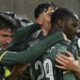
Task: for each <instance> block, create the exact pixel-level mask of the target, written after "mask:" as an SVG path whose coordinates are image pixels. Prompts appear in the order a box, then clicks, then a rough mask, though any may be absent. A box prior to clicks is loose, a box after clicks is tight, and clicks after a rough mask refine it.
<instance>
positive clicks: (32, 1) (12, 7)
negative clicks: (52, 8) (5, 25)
mask: <svg viewBox="0 0 80 80" xmlns="http://www.w3.org/2000/svg"><path fill="white" fill-rule="evenodd" d="M50 1H52V2H54V3H55V4H56V5H58V6H60V7H66V8H69V9H70V10H73V11H74V12H75V13H76V14H78V16H79V18H80V0H0V11H10V12H14V13H16V14H18V15H22V16H24V17H28V18H29V19H31V20H32V21H33V22H34V16H33V13H34V9H35V7H36V6H37V5H38V4H39V3H42V2H50ZM79 24H80V20H79Z"/></svg>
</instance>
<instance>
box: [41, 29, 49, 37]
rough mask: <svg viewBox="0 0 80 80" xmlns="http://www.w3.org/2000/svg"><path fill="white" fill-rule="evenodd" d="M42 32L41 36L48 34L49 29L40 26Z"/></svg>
mask: <svg viewBox="0 0 80 80" xmlns="http://www.w3.org/2000/svg"><path fill="white" fill-rule="evenodd" d="M42 34H43V36H47V35H48V34H49V31H48V30H46V29H44V28H42Z"/></svg>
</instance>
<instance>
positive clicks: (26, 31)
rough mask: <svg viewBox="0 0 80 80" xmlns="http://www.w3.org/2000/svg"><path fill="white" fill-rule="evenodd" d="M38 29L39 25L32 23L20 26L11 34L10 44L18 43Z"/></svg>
mask: <svg viewBox="0 0 80 80" xmlns="http://www.w3.org/2000/svg"><path fill="white" fill-rule="evenodd" d="M38 29H40V27H39V25H38V24H36V23H34V24H31V25H28V26H25V27H23V28H20V29H19V30H18V31H17V32H16V33H15V35H14V36H13V38H14V39H13V42H12V44H15V43H17V42H18V43H19V42H20V41H21V40H22V39H23V38H24V37H26V38H28V37H29V36H30V35H31V34H32V33H34V32H35V31H37V30H38Z"/></svg>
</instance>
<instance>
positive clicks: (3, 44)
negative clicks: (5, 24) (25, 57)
mask: <svg viewBox="0 0 80 80" xmlns="http://www.w3.org/2000/svg"><path fill="white" fill-rule="evenodd" d="M12 35H13V32H12V31H11V30H10V29H1V30H0V48H2V49H5V48H7V47H8V44H9V43H10V42H11V41H12Z"/></svg>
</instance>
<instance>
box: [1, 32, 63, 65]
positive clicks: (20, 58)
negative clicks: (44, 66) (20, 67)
mask: <svg viewBox="0 0 80 80" xmlns="http://www.w3.org/2000/svg"><path fill="white" fill-rule="evenodd" d="M60 40H64V36H63V33H61V32H59V33H55V34H53V35H50V36H48V37H46V38H45V39H43V40H42V41H40V42H39V43H38V44H37V45H35V46H33V47H31V48H29V49H27V50H25V51H22V52H11V51H6V52H4V53H3V54H2V55H1V57H0V62H1V63H2V64H27V63H29V62H32V61H34V60H35V59H36V58H37V57H39V56H41V55H43V53H44V52H45V51H46V50H47V49H48V48H49V47H50V46H52V45H53V44H55V43H57V42H58V41H60Z"/></svg>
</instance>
